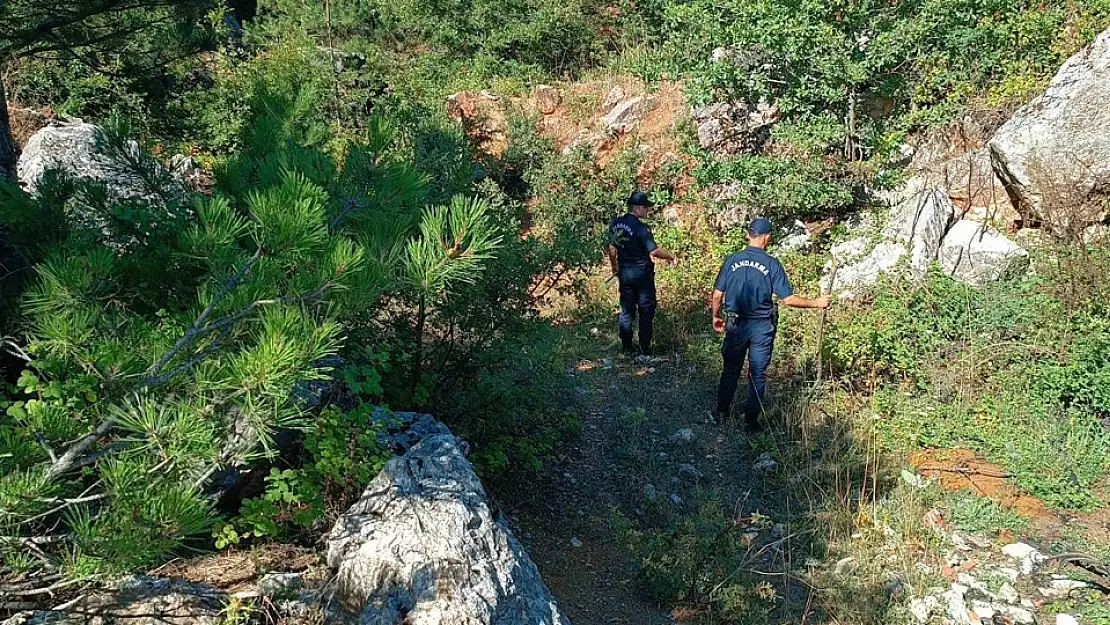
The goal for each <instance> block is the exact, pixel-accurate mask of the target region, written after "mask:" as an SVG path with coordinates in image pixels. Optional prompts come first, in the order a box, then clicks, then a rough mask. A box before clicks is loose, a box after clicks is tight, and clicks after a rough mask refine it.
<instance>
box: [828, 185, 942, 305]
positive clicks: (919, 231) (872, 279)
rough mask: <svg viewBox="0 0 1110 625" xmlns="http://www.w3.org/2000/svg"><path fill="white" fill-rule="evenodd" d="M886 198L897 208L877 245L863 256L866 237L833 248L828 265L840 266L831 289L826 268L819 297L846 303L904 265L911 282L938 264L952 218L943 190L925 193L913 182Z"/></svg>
mask: <svg viewBox="0 0 1110 625" xmlns="http://www.w3.org/2000/svg"><path fill="white" fill-rule="evenodd" d="M886 198H887V199H888V201H891V202H896V203H895V204H894V206H893V207H892V208H891V210H890V214H889V216H888V218H887V222H886V226H885V227H884V228H883V230H882V232H881V234H880V236H879V237H878V239H877V240H878V243H877V244H876V245H874V247H870V249H869V251H868V252H866V253H865V252H864V250H867V249H868V248H869V243H871V241H872V238H871V236H870V235H869V234H866V233H865V234H862V235H860V236H858V237H856V238H854V239H850V240H848V241H846V242H844V243H841V244H840V245H838V246H836V247H834V248H833V250H832V255H833V261H832V262H835V263H837V264H838V269H837V271H836V274H835V283H834V282H833V277H834V276H833V273H832V271H831V265H830V267H828V268H826V269H827V270H826V273H825V275H824V277H823V278H822V280H821V289H822V291H823V292H826V293H828V292H834V293H836V294H838V295H839V296H840V297H842V298H846V299H850V298H853V297H856V296H858V295H859V294H860V293H862V292H863V291H865V290H867V289H868V288H870V287H871V286H872V285H874V284H875V283H876V282H878V281H879V278H880V277H881V276H882V275H883V274H885V273H890V272H891V271H893V270H895V269H896V268H898V267H900V266H902V265H903V262H905V264H906V267H907V268H908V269H909V272H910V275H911V276H912V277H914V278H920V277H921V276H924V275H925V272H926V271H927V270H928V269H929V264H930V263H932V262H933V261H934V260H936V259H937V252H938V251H939V250H940V243H941V240H942V239H943V238H944V234H945V232H946V231H947V230H948V225H949V224H950V223H952V220H953V219H954V218H955V213H956V207H955V206H954V205H953V204H952V200H951V199H949V197H948V192H947V191H946V190H945V189H944V188H943V187H928V188H926V187H924V186H923V184H922V183H921V181H919V180H911V181H909V183H907V187H906V188H903V189H902V190H899V191H897V192H893V193H890V194H887V196H886Z"/></svg>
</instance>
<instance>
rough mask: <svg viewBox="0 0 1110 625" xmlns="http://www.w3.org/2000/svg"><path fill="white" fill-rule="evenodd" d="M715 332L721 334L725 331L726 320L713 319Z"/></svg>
mask: <svg viewBox="0 0 1110 625" xmlns="http://www.w3.org/2000/svg"><path fill="white" fill-rule="evenodd" d="M713 331H714V332H717V333H721V332H724V331H725V320H724V319H721V318H720V317H714V318H713Z"/></svg>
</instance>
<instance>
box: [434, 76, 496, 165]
mask: <svg viewBox="0 0 1110 625" xmlns="http://www.w3.org/2000/svg"><path fill="white" fill-rule="evenodd" d="M446 107H447V115H448V116H449V117H451V119H453V120H455V121H456V122H458V123H459V124H460V125H461V126H462V130H463V133H465V134H466V137H467V139H468V140H469V141H470V143H471V144H472V145H473V146H475V147H476V148H477V149H478V150H479V151H480V152H482V153H483V154H487V155H489V156H496V157H499V156H501V155H502V154H504V152H505V149H506V148H507V147H508V145H509V121H508V118H507V117H506V116H505V111H504V109H503V107H502V105H501V98H500V97H498V96H496V95H494V94H492V93H489V92H487V91H482V92H479V93H473V92H468V91H463V92H459V93H454V94H451V95H450V96H448V97H447V104H446Z"/></svg>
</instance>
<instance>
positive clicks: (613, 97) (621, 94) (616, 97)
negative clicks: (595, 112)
mask: <svg viewBox="0 0 1110 625" xmlns="http://www.w3.org/2000/svg"><path fill="white" fill-rule="evenodd" d="M626 97H628V94H627V93H626V92H625V90H624V87H621V86H620V85H617V86H615V87H613V88H612V89H610V90H609V93H608V94H606V96H605V102H604V103H603V104H602V106H604V107H605V108H606V109H611V108H613V107H614V106H616V105H617V103H618V102H620V101H621V100H624V99H625V98H626Z"/></svg>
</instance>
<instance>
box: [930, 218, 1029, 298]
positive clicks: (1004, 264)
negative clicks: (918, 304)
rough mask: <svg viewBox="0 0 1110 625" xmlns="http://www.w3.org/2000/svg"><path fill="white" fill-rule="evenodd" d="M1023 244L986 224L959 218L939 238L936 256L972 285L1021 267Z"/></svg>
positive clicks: (1023, 252) (955, 274)
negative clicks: (941, 239) (938, 248)
mask: <svg viewBox="0 0 1110 625" xmlns="http://www.w3.org/2000/svg"><path fill="white" fill-rule="evenodd" d="M1028 258H1029V253H1028V252H1027V251H1025V248H1023V247H1021V246H1020V245H1018V244H1017V243H1014V242H1013V241H1011V240H1010V239H1007V238H1006V237H1004V236H1002V234H1000V233H999V232H997V231H996V230H994V229H992V228H991V227H989V226H987V225H986V224H982V223H978V222H975V221H970V220H967V219H962V220H960V221H958V222H956V224H955V225H953V226H952V228H951V229H949V231H948V234H946V235H945V236H944V240H943V241H942V242H941V246H940V251H939V253H938V260H940V264H941V266H942V267H944V270H945V271H946V272H948V273H949V274H950V275H952V276H953V277H955V278H958V279H959V280H961V281H963V282H966V283H968V284H971V285H974V286H981V285H983V284H986V283H987V282H992V281H994V280H998V279H1000V278H1002V277H1004V276H1006V275H1011V274H1012V273H1013V272H1014V271H1017V270H1018V269H1019V268H1021V267H1023V266H1024V265H1025V264H1026V263H1027V261H1028Z"/></svg>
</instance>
